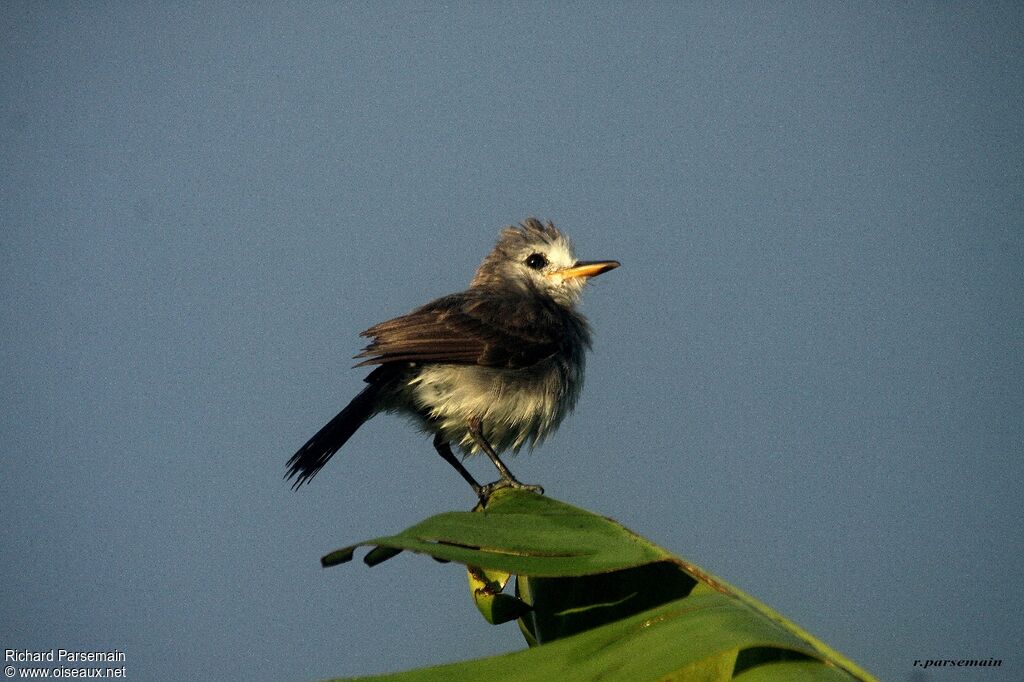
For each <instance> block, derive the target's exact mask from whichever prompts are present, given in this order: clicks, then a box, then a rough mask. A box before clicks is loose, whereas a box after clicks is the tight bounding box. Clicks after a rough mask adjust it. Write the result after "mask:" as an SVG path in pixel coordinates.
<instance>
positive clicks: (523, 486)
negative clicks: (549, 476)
mask: <svg viewBox="0 0 1024 682" xmlns="http://www.w3.org/2000/svg"><path fill="white" fill-rule="evenodd" d="M502 488H515V489H516V490H525V491H527V492H530V493H537V494H538V495H543V494H544V488H542V487H541V486H539V485H530V484H528V483H520V482H519V481H517V480H516V479H514V478H502V479H500V480H497V481H495V482H494V483H488V484H487V485H482V486H480V488H479V489H478V490H477V491H476V494H477V497H479V498H480V501H481V502H486V501H487V498H489V497H490V496H491V495H493V494H494V492H495V491H497V490H501V489H502Z"/></svg>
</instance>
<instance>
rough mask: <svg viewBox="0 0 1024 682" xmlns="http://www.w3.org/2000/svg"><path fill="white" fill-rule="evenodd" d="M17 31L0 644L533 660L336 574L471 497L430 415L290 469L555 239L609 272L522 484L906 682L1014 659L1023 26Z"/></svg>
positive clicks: (250, 12)
mask: <svg viewBox="0 0 1024 682" xmlns="http://www.w3.org/2000/svg"><path fill="white" fill-rule="evenodd" d="M0 18H2V21H0V36H2V38H0V49H2V50H3V58H2V59H0V93H2V97H0V130H2V139H0V155H2V159H3V171H2V173H0V197H2V201H0V220H2V233H0V239H2V242H0V258H2V267H0V282H2V285H3V292H4V294H3V299H2V300H3V309H4V314H3V317H4V324H3V326H2V327H0V343H2V346H0V348H2V351H3V352H2V362H3V371H2V373H0V399H2V401H3V405H4V406H5V409H4V410H3V411H2V412H0V443H2V447H3V451H4V452H3V456H2V458H0V518H3V520H4V526H5V538H4V544H3V547H4V552H3V556H4V558H3V560H2V561H0V646H2V647H4V648H30V649H31V648H45V649H49V648H61V647H62V648H76V647H78V648H115V647H116V648H119V649H121V650H123V651H125V652H126V658H127V660H126V663H125V664H126V667H127V669H128V673H129V675H130V677H131V678H133V679H158V678H166V677H167V676H168V675H175V676H178V677H181V678H183V679H188V678H200V679H201V678H219V679H242V678H245V679H268V680H269V679H286V678H287V679H312V678H322V677H327V676H332V675H355V674H368V673H372V672H382V671H387V670H397V669H402V668H407V667H412V666H417V665H425V664H429V663H435V662H441V661H450V660H458V659H463V658H470V657H477V656H483V655H489V654H493V653H498V652H502V651H508V650H512V649H516V648H520V647H522V646H523V644H522V640H521V637H520V636H519V634H518V631H517V630H516V629H515V628H514V626H507V627H503V628H502V627H498V628H493V627H490V626H487V625H486V624H485V623H484V622H483V621H482V619H481V618H480V617H479V615H478V614H477V613H476V611H475V609H474V608H473V606H472V603H471V601H470V599H469V597H468V594H467V593H466V585H465V579H464V576H463V575H462V574H461V573H460V572H459V571H458V570H457V569H456V568H454V567H452V566H442V565H439V564H436V563H435V562H433V561H430V560H428V559H424V558H422V557H416V556H406V555H402V556H400V557H398V558H396V559H394V560H392V561H390V562H388V563H386V564H384V565H382V566H379V567H377V568H375V569H373V570H370V569H367V568H366V567H364V566H362V565H361V564H355V565H352V566H347V567H344V568H336V569H332V570H329V571H325V570H321V569H320V568H319V565H318V558H319V556H320V555H321V554H322V553H324V552H326V551H328V550H331V549H334V548H336V547H339V546H342V545H345V544H349V543H351V542H354V541H358V540H361V539H365V538H369V537H374V536H377V535H381V534H385V533H389V532H393V531H397V530H399V529H401V528H404V527H406V526H408V525H410V524H412V523H414V522H416V521H418V520H420V519H422V518H424V517H426V516H429V515H431V514H434V513H437V512H441V511H447V510H451V509H467V508H469V506H471V504H472V502H473V500H472V497H471V494H470V492H469V490H468V488H467V487H466V486H465V485H464V483H463V482H462V481H461V480H460V479H459V478H458V476H457V475H455V474H454V472H452V471H451V470H450V469H449V468H448V467H447V466H446V465H445V464H444V463H443V462H442V461H441V460H440V459H439V458H438V457H437V456H436V455H435V454H434V452H433V450H432V448H431V447H430V443H429V439H427V438H425V437H423V436H422V435H421V434H419V433H418V432H417V431H416V430H415V429H413V428H411V427H410V426H409V425H408V424H407V423H405V422H404V421H402V420H401V419H398V418H378V419H375V420H374V421H373V422H371V423H370V424H368V425H367V426H366V427H364V428H363V429H362V430H360V431H359V433H358V434H357V435H356V437H354V438H353V440H352V441H350V443H349V444H348V445H347V446H346V448H345V449H344V450H343V451H342V453H341V454H340V455H339V456H338V457H336V458H335V460H334V461H332V462H331V464H330V466H329V467H327V468H326V469H325V470H324V472H323V473H322V474H321V475H320V476H319V477H318V478H317V479H316V481H315V482H314V483H313V485H311V486H310V487H308V488H307V489H304V490H302V491H301V492H298V493H293V492H292V491H291V490H290V489H289V487H288V485H287V484H286V483H285V482H283V481H282V480H281V476H282V474H283V471H284V462H285V460H286V459H287V458H288V456H290V455H291V453H292V452H294V451H295V449H296V448H297V447H298V446H299V445H301V444H302V443H303V442H304V441H305V439H306V438H307V437H308V436H310V435H311V434H312V433H313V432H314V431H315V430H316V429H318V428H319V427H320V426H321V425H322V424H323V423H324V422H325V421H326V420H327V419H328V418H329V417H331V416H333V414H334V413H335V412H336V411H337V410H338V409H339V408H340V407H341V406H342V405H343V404H344V403H345V402H346V401H347V400H348V399H349V398H350V397H351V396H352V395H353V394H354V393H355V392H356V391H357V390H359V387H360V384H361V379H362V376H363V373H362V372H360V371H358V370H351V369H350V368H349V367H350V365H351V360H350V356H351V355H353V354H354V353H355V352H356V351H357V350H358V349H359V348H360V347H361V345H362V344H361V340H360V339H359V338H358V337H357V333H358V332H359V331H361V330H362V329H365V328H367V327H369V326H370V325H372V324H374V323H376V322H378V321H380V320H383V319H385V318H387V317H391V316H394V315H397V314H401V313H403V312H406V311H408V310H409V309H411V308H413V307H415V306H417V305H419V304H421V303H424V302H426V301H427V300H429V299H430V298H433V297H435V296H438V295H442V294H445V293H448V292H451V291H455V290H458V289H461V288H463V287H464V286H465V285H466V284H467V283H468V281H469V279H470V277H471V276H472V273H473V270H474V269H475V267H476V266H477V264H478V263H479V261H480V259H481V258H482V257H483V256H484V254H485V253H486V252H487V251H488V250H489V249H490V248H491V246H492V245H493V242H494V239H495V237H496V235H497V232H498V231H499V229H500V228H502V227H503V226H505V225H508V224H510V223H514V222H518V221H520V220H522V219H523V218H525V217H527V216H531V215H533V216H538V217H540V218H544V219H551V220H553V221H554V222H555V223H556V224H557V225H558V226H559V227H560V228H562V229H563V230H564V231H565V232H566V233H568V234H569V235H570V236H571V237H572V238H573V239H574V241H575V243H576V247H577V252H578V255H579V256H580V257H582V258H588V259H592V258H615V259H618V260H620V261H622V263H623V266H622V268H620V269H619V270H616V271H615V272H613V273H610V274H608V275H605V276H603V277H601V278H600V279H599V280H597V281H596V282H595V283H594V286H592V287H590V288H589V290H588V291H587V292H585V296H584V302H583V306H582V310H583V311H584V312H585V314H587V316H588V317H589V319H590V321H591V323H592V326H593V328H594V330H595V338H596V343H595V346H594V350H593V353H592V354H591V356H590V358H589V363H588V374H587V385H586V388H585V390H584V393H583V398H582V400H581V403H580V405H579V407H578V409H577V412H576V414H575V415H574V416H572V417H571V418H570V419H569V420H567V422H566V423H565V424H563V426H562V428H561V430H560V431H559V432H558V434H557V435H556V436H554V437H553V438H551V439H549V441H548V442H547V443H545V444H544V446H543V447H542V448H540V449H539V450H538V451H536V452H535V453H534V454H532V455H522V456H520V457H518V458H516V459H515V460H512V461H511V462H510V466H511V467H512V469H513V470H514V471H515V472H516V474H517V475H518V476H519V477H520V478H521V479H522V480H525V481H530V482H541V483H543V484H544V486H545V488H546V489H547V491H548V492H549V494H551V495H553V496H555V497H557V498H559V499H562V500H565V501H567V502H570V503H572V504H576V505H579V506H582V507H586V508H588V509H591V510H594V511H597V512H599V513H602V514H605V515H608V516H611V517H614V518H616V519H618V520H619V521H621V522H622V523H624V524H625V525H626V526H628V527H630V528H632V529H634V530H636V531H637V532H640V533H642V534H644V535H646V536H647V537H650V538H651V539H652V540H654V541H655V542H657V543H659V544H661V545H664V546H665V547H667V548H669V549H671V550H672V551H674V552H676V553H679V554H682V555H684V556H686V557H687V558H689V559H691V560H693V561H695V562H697V563H699V564H701V565H703V566H704V567H705V568H707V569H708V570H710V571H712V572H713V573H716V574H718V575H720V576H722V577H723V578H725V579H726V580H728V581H730V582H733V583H734V584H736V585H737V586H739V587H741V588H742V589H744V590H745V591H747V592H749V593H751V594H753V595H755V596H757V597H759V598H760V599H762V600H763V601H765V602H767V603H768V604H770V605H771V606H773V607H775V608H777V609H778V610H780V611H781V612H783V613H785V614H786V615H787V616H789V617H791V618H792V619H793V620H795V621H797V622H798V623H800V624H801V625H803V626H805V627H806V628H807V629H809V630H810V631H812V632H814V633H815V634H817V635H818V636H820V637H821V638H823V639H824V640H825V641H827V642H829V643H830V644H831V645H833V646H834V647H836V648H838V649H839V650H841V651H843V652H844V653H845V654H847V655H849V656H850V657H852V658H854V659H855V660H857V661H858V662H859V663H861V664H862V665H864V666H865V667H866V668H868V669H869V670H872V671H873V672H875V673H876V674H879V675H880V676H882V677H884V678H885V679H908V678H909V677H910V676H911V674H912V673H913V669H912V668H911V664H912V661H913V660H914V659H918V658H936V657H939V658H945V657H961V656H966V657H977V658H987V657H994V658H1003V659H1005V661H1006V663H1004V666H1005V667H1004V668H1003V669H1002V670H1000V671H992V670H985V671H983V672H984V675H983V677H984V679H986V680H995V679H1018V678H1019V677H1020V673H1019V661H1016V662H1015V661H1014V658H1015V657H1018V658H1019V645H1020V642H1021V641H1024V622H1022V619H1021V616H1020V608H1019V607H1020V604H1021V603H1024V589H1022V587H1021V586H1022V585H1024V575H1022V569H1021V563H1020V561H1019V557H1020V556H1021V555H1022V554H1024V532H1022V530H1021V527H1022V523H1021V512H1020V488H1021V482H1022V467H1024V464H1022V457H1021V455H1022V454H1024V452H1022V451H1024V432H1022V431H1024V430H1022V424H1024V419H1022V416H1024V390H1022V386H1024V370H1022V363H1021V358H1022V356H1024V315H1022V312H1024V305H1022V303H1024V283H1022V276H1021V273H1022V272H1024V268H1022V266H1024V199H1022V196H1024V193H1022V192H1021V189H1020V188H1021V187H1022V186H1024V143H1022V142H1024V137H1022V132H1024V131H1022V128H1024V40H1022V36H1024V12H1022V11H1021V9H1020V7H1019V6H1017V5H1014V4H1012V3H1006V4H999V3H978V4H962V5H956V6H939V5H931V4H921V3H912V4H910V5H908V6H906V7H902V8H898V9H894V8H891V7H890V6H889V5H888V3H884V4H878V5H858V6H848V5H844V4H839V3H836V4H821V3H819V4H812V5H805V4H791V3H782V4H774V5H771V6H769V7H764V6H758V5H745V4H730V5H728V6H722V5H715V6H710V7H707V6H696V7H675V6H671V5H668V4H660V3H658V4H642V5H618V4H611V3H597V4H594V5H587V6H584V5H571V6H570V5H565V6H562V5H558V6H553V7H548V6H545V5H542V4H535V3H530V4H516V5H514V6H510V7H502V8H497V7H492V6H490V5H486V4H479V5H478V4H463V3H453V4H449V5H446V6H435V5H433V4H429V3H386V4H314V3H294V4H287V5H283V4H282V5H270V6H249V5H244V6H240V5H233V4H228V3H224V4H219V5H214V6H208V5H207V4H169V3H168V4H164V3H131V4H118V3H109V4H100V3H97V4H86V5H73V4H62V3H42V4H40V3H20V2H8V3H4V4H3V6H2V8H0ZM485 465H486V462H480V461H472V462H470V463H469V466H470V467H471V469H472V470H473V471H474V472H476V473H477V474H478V475H479V477H481V478H484V477H486V476H488V475H489V474H490V471H489V470H488V466H485ZM1000 675H1006V677H1005V678H1001V677H1000ZM927 679H946V678H945V677H940V676H939V675H938V674H935V675H934V677H930V678H927ZM949 679H952V677H950V678H949ZM956 679H958V680H960V679H970V677H969V676H965V675H964V674H963V672H962V671H958V672H957V675H956Z"/></svg>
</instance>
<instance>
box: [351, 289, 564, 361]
mask: <svg viewBox="0 0 1024 682" xmlns="http://www.w3.org/2000/svg"><path fill="white" fill-rule="evenodd" d="M562 326H563V325H562V323H561V322H560V318H559V316H558V315H556V314H555V313H554V311H553V310H547V309H546V308H545V307H544V306H543V305H540V306H529V305H526V304H524V302H523V298H522V297H519V296H517V297H511V296H507V295H501V294H487V293H483V292H479V291H471V292H463V293H460V294H452V295H450V296H445V297H443V298H439V299H437V300H436V301H433V302H431V303H428V304H427V305H425V306H423V307H422V308H418V309H416V310H414V311H412V312H411V313H409V314H408V315H402V316H401V317H396V318H394V319H392V320H387V321H386V322H381V323H380V324H378V325H375V326H373V327H370V328H369V329H367V330H366V331H365V332H363V333H362V334H361V336H366V337H369V338H370V339H372V340H371V341H370V344H369V345H368V346H366V348H364V349H363V351H362V352H361V353H359V355H357V356H356V358H366V359H365V360H363V361H362V362H360V363H359V364H358V365H356V366H357V367H359V366H362V365H383V364H389V363H393V362H438V363H448V364H460V365H483V366H487V367H505V368H522V367H528V366H530V365H533V364H535V363H537V362H538V361H540V360H542V359H544V358H546V357H549V356H551V355H552V354H554V353H555V352H557V351H558V349H559V347H560V344H561V342H562V338H563V336H564V334H563V329H562Z"/></svg>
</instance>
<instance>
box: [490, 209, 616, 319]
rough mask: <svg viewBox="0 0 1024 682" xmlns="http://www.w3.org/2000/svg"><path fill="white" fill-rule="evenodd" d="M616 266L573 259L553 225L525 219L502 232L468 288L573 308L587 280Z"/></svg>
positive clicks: (570, 250) (565, 242)
mask: <svg viewBox="0 0 1024 682" xmlns="http://www.w3.org/2000/svg"><path fill="white" fill-rule="evenodd" d="M617 267H619V263H618V261H614V260H603V261H578V260H576V257H575V256H574V255H573V253H572V246H571V245H570V244H569V240H568V239H567V238H566V237H565V236H564V235H563V234H562V233H561V232H559V231H558V230H557V229H556V228H555V226H554V225H553V224H551V223H550V222H549V223H547V224H546V225H545V224H542V223H541V222H540V221H539V220H537V219H536V218H527V219H526V220H524V221H523V223H522V224H521V225H518V226H515V227H508V228H505V230H503V231H502V233H501V237H500V238H499V239H498V243H497V244H496V245H495V247H494V249H493V250H492V251H491V252H490V253H489V254H487V257H486V258H484V261H483V263H481V264H480V267H479V268H478V269H477V271H476V275H475V276H474V277H473V281H472V283H471V286H474V287H494V288H498V289H502V290H506V291H520V292H522V293H524V294H526V293H535V294H539V295H541V296H547V297H549V298H551V299H552V300H554V301H555V302H556V303H558V304H560V305H563V306H565V307H572V306H574V305H575V304H576V302H577V301H579V298H580V292H581V291H582V290H583V285H584V284H586V282H587V280H588V279H590V278H591V277H596V276H597V275H600V274H601V273H602V272H607V271H609V270H611V269H613V268H617Z"/></svg>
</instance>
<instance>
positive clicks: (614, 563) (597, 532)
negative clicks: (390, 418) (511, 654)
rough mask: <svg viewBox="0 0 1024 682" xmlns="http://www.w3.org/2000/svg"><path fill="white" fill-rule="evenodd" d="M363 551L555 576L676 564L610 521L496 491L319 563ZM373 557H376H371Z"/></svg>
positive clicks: (336, 561)
mask: <svg viewBox="0 0 1024 682" xmlns="http://www.w3.org/2000/svg"><path fill="white" fill-rule="evenodd" d="M361 545H371V546H377V547H387V548H390V549H395V550H403V549H404V550H410V551H413V552H421V553H424V554H429V555H431V556H433V557H435V558H437V559H442V560H447V561H457V562H459V563H462V564H466V565H470V566H478V567H480V568H485V569H488V568H493V569H497V570H500V571H506V572H508V573H514V574H516V575H535V576H550V577H558V576H572V575H590V574H593V573H603V572H608V571H615V570H619V569H622V568H629V567H631V566H639V565H642V564H645V563H650V562H652V561H660V560H665V559H671V558H672V555H671V554H669V553H668V552H666V551H665V550H663V549H661V548H660V547H658V546H656V545H654V544H652V543H650V542H648V541H647V540H644V539H643V538H641V537H639V536H637V535H634V534H633V533H631V532H629V531H628V530H626V529H625V528H623V527H622V526H621V525H619V524H618V523H615V522H614V521H611V520H610V519H606V518H603V517H601V516H597V515H595V514H591V513H590V512H587V511H584V510H582V509H578V508H576V507H573V506H571V505H568V504H565V503H564V502H559V501H557V500H554V499H551V498H549V497H544V496H542V495H536V494H533V493H528V492H523V491H520V490H513V489H502V490H499V491H497V492H496V493H495V494H494V495H492V497H491V499H490V501H489V503H488V505H487V507H486V508H485V509H481V510H480V511H474V512H447V513H444V514H438V515H437V516H432V517H430V518H429V519H427V520H425V521H422V522H421V523H418V524H416V525H415V526H412V527H411V528H408V529H407V530H405V531H403V532H402V533H399V534H398V535H391V536H386V537H380V538H374V539H372V540H366V541H364V542H360V543H358V544H357V545H352V546H349V547H344V548H342V549H339V550H336V551H334V552H331V553H330V554H328V555H326V556H325V557H323V559H321V563H322V564H323V565H324V566H333V565H336V564H339V563H344V562H346V561H349V560H351V559H352V556H353V552H354V550H355V549H356V548H357V547H359V546H361ZM393 555H394V554H393V553H391V556H393ZM368 558H369V559H371V560H373V559H376V558H377V555H375V554H374V553H372V552H371V554H370V555H369V556H368ZM388 558H390V556H388Z"/></svg>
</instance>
